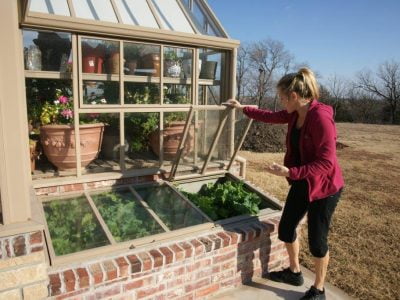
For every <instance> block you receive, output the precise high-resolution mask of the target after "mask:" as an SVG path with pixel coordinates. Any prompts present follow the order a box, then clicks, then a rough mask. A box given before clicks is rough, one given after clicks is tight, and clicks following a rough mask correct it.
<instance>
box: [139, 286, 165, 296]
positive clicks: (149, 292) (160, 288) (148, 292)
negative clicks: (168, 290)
mask: <svg viewBox="0 0 400 300" xmlns="http://www.w3.org/2000/svg"><path fill="white" fill-rule="evenodd" d="M164 289H165V285H164V284H162V285H160V286H158V287H146V288H143V289H141V290H138V291H137V292H136V295H137V299H141V298H144V297H147V296H150V295H154V294H155V293H157V292H161V291H163V290H164Z"/></svg>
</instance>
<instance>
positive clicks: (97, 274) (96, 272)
mask: <svg viewBox="0 0 400 300" xmlns="http://www.w3.org/2000/svg"><path fill="white" fill-rule="evenodd" d="M89 272H90V274H91V275H92V277H93V281H94V284H98V283H101V282H102V281H103V280H104V275H103V270H102V269H101V266H100V264H98V263H97V264H93V265H90V266H89Z"/></svg>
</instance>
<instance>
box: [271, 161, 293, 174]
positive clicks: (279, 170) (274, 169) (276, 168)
mask: <svg viewBox="0 0 400 300" xmlns="http://www.w3.org/2000/svg"><path fill="white" fill-rule="evenodd" d="M267 171H268V172H269V173H271V174H274V175H277V176H285V177H289V169H288V168H286V167H285V166H282V165H278V164H277V163H272V165H269V166H268V167H267Z"/></svg>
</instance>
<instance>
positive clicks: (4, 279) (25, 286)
mask: <svg viewBox="0 0 400 300" xmlns="http://www.w3.org/2000/svg"><path fill="white" fill-rule="evenodd" d="M43 247H44V239H43V234H42V232H41V231H36V232H30V233H24V234H19V235H15V236H8V237H3V238H0V299H7V300H13V299H32V300H34V299H43V298H46V297H47V296H48V288H47V286H48V282H49V280H48V273H47V268H48V265H47V263H46V260H45V254H44V250H43Z"/></svg>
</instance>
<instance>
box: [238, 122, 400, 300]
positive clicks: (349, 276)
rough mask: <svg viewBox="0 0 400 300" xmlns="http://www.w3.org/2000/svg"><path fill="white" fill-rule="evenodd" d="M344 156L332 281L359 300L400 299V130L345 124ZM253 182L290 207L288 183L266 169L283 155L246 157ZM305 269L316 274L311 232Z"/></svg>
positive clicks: (341, 132) (304, 241)
mask: <svg viewBox="0 0 400 300" xmlns="http://www.w3.org/2000/svg"><path fill="white" fill-rule="evenodd" d="M337 128H338V141H339V142H341V143H343V144H344V145H346V146H348V147H344V148H343V149H339V150H338V157H339V163H340V165H341V167H342V171H343V175H344V178H345V190H344V192H343V194H342V198H341V200H340V201H339V204H338V207H337V210H336V212H335V214H334V218H333V221H332V225H331V232H330V237H329V242H330V243H329V244H330V254H331V261H330V265H329V269H328V276H327V280H328V281H329V282H330V283H332V284H334V285H336V286H337V287H339V288H341V289H343V290H344V291H345V292H347V293H348V294H349V295H351V296H353V297H355V298H359V299H399V297H400V296H399V295H400V198H399V197H400V176H399V173H400V172H399V169H400V126H390V125H366V124H347V123H339V124H337ZM240 155H241V156H243V157H245V158H246V159H247V160H248V167H247V175H246V177H247V180H249V181H251V182H253V183H254V184H256V185H257V186H259V187H261V188H262V189H263V190H265V191H268V192H270V193H271V194H273V195H275V196H276V197H277V198H278V199H280V200H281V201H284V200H285V198H286V194H287V191H288V185H287V182H286V180H285V179H284V178H280V177H276V176H273V175H269V174H268V173H267V172H265V171H264V167H265V166H266V165H267V164H269V163H272V162H277V163H282V162H283V155H284V154H283V153H252V152H248V151H242V152H241V153H240ZM301 245H302V248H301V255H300V258H301V263H302V264H303V265H304V266H306V267H308V268H309V269H311V270H313V263H312V257H311V254H310V253H309V251H308V246H307V231H306V227H304V228H303V230H302V235H301Z"/></svg>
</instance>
